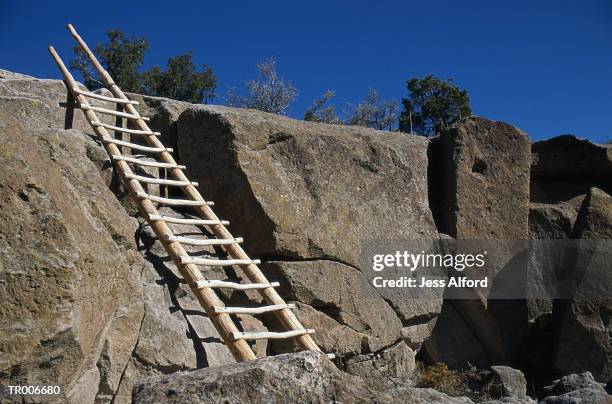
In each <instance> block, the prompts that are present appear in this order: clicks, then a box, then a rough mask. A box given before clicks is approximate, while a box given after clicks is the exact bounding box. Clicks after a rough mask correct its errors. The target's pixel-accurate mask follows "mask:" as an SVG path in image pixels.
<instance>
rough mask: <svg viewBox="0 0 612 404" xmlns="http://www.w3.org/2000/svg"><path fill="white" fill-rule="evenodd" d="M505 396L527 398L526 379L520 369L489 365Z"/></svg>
mask: <svg viewBox="0 0 612 404" xmlns="http://www.w3.org/2000/svg"><path fill="white" fill-rule="evenodd" d="M491 369H493V372H494V373H495V375H496V377H497V378H498V380H499V384H500V385H501V388H502V390H503V392H502V394H503V395H504V396H506V397H515V398H518V399H521V398H522V399H524V398H527V380H526V379H525V375H524V374H523V372H521V371H520V370H516V369H513V368H510V367H507V366H491Z"/></svg>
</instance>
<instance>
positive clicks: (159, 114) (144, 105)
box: [127, 93, 192, 159]
mask: <svg viewBox="0 0 612 404" xmlns="http://www.w3.org/2000/svg"><path fill="white" fill-rule="evenodd" d="M127 95H128V98H130V99H132V100H135V101H138V102H139V103H140V105H139V106H138V111H139V112H140V114H141V115H142V116H146V117H149V118H151V120H150V121H149V122H148V125H149V127H150V128H151V129H153V130H155V131H158V132H160V133H161V137H160V138H159V139H160V140H161V142H162V143H163V144H164V145H166V146H167V147H171V148H173V149H174V150H175V153H174V154H175V156H176V158H178V159H180V155H179V152H178V148H177V143H176V140H177V137H178V136H177V132H176V126H177V125H176V122H177V120H178V118H179V116H180V115H181V113H182V112H183V111H184V110H186V109H187V108H189V107H191V106H192V104H189V103H187V102H182V101H176V100H171V99H168V98H162V97H149V96H144V95H141V94H133V93H128V94H127Z"/></svg>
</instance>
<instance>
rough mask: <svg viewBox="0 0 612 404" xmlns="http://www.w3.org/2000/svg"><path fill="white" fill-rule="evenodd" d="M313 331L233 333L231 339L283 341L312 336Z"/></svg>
mask: <svg viewBox="0 0 612 404" xmlns="http://www.w3.org/2000/svg"><path fill="white" fill-rule="evenodd" d="M314 333H315V330H311V329H304V330H292V331H285V332H234V333H232V338H233V339H234V341H237V340H239V339H248V340H255V339H285V338H292V337H299V336H300V335H306V334H314Z"/></svg>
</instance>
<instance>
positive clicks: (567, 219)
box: [529, 195, 585, 239]
mask: <svg viewBox="0 0 612 404" xmlns="http://www.w3.org/2000/svg"><path fill="white" fill-rule="evenodd" d="M584 198H585V195H579V196H576V197H573V198H571V199H570V200H569V201H562V202H559V203H533V202H532V203H531V204H530V206H529V238H531V239H566V238H570V237H572V232H573V230H574V224H575V223H576V219H577V218H578V212H579V211H580V206H581V205H582V202H583V200H584Z"/></svg>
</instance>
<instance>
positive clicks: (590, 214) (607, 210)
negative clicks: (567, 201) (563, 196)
mask: <svg viewBox="0 0 612 404" xmlns="http://www.w3.org/2000/svg"><path fill="white" fill-rule="evenodd" d="M575 227H576V228H575V229H574V236H575V237H576V238H582V239H612V196H610V195H608V194H607V193H606V192H604V191H602V190H600V189H597V188H591V189H590V191H589V195H588V197H587V200H586V201H585V203H584V209H583V212H581V214H580V216H579V217H578V219H577V220H576V226H575Z"/></svg>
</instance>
